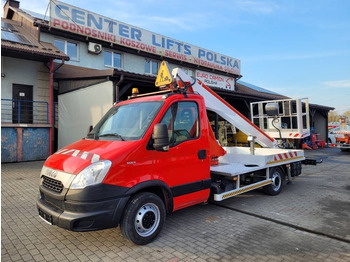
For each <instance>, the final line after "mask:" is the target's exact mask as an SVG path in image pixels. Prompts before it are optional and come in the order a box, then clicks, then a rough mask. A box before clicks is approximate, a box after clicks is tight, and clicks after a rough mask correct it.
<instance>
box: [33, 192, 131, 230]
mask: <svg viewBox="0 0 350 262" xmlns="http://www.w3.org/2000/svg"><path fill="white" fill-rule="evenodd" d="M40 191H41V190H40ZM128 200H129V196H123V197H113V198H108V199H104V200H94V201H91V200H90V201H79V200H78V201H77V200H64V199H62V200H60V199H55V198H54V197H52V196H50V195H49V194H45V193H44V192H43V191H41V192H40V195H39V198H38V200H37V203H36V205H37V209H38V211H39V216H40V217H41V218H43V219H44V220H46V221H47V222H48V223H50V224H52V225H57V226H59V227H62V228H65V229H68V230H72V231H91V230H99V229H105V228H111V227H117V226H118V224H119V222H120V219H121V216H122V212H123V210H124V207H125V205H126V203H127V202H128Z"/></svg>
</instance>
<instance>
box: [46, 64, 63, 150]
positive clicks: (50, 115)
mask: <svg viewBox="0 0 350 262" xmlns="http://www.w3.org/2000/svg"><path fill="white" fill-rule="evenodd" d="M63 65H64V60H62V62H61V64H59V65H58V67H57V68H56V69H54V59H53V58H51V59H50V66H49V69H50V73H49V124H50V131H49V141H50V143H49V153H50V155H52V153H53V138H54V133H53V131H54V124H55V123H54V120H53V117H54V116H53V108H54V106H55V104H54V102H53V74H54V73H55V72H56V71H57V70H58V69H59V68H60V67H61V66H63Z"/></svg>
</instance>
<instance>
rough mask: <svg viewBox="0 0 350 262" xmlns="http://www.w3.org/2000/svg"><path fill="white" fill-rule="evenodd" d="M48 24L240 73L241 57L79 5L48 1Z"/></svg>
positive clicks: (177, 58)
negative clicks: (202, 46) (49, 2)
mask: <svg viewBox="0 0 350 262" xmlns="http://www.w3.org/2000/svg"><path fill="white" fill-rule="evenodd" d="M50 26H51V27H54V28H57V29H60V30H65V31H69V32H72V33H75V34H79V35H84V36H87V37H89V38H94V39H99V40H102V41H106V42H109V43H113V44H116V45H121V46H125V47H129V48H133V49H137V50H140V51H144V52H147V53H151V54H157V55H160V56H163V57H169V58H172V59H175V60H179V61H183V62H187V63H191V64H195V65H200V66H203V67H207V68H211V69H216V70H219V71H223V72H227V73H231V74H235V75H240V68H241V62H240V60H238V59H236V58H232V57H228V56H225V55H221V54H219V53H215V52H213V51H209V50H206V49H204V48H201V47H197V46H194V45H191V44H188V43H185V42H181V41H178V40H175V39H172V38H169V37H166V36H163V35H159V34H156V33H152V32H150V31H147V30H144V29H141V28H138V27H135V26H132V25H129V24H125V23H122V22H120V21H117V20H113V19H111V18H108V17H104V16H101V15H98V14H95V13H92V12H90V11H86V10H84V9H80V8H78V7H75V6H72V5H69V4H66V3H63V2H59V1H51V6H50Z"/></svg>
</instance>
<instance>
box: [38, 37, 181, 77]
mask: <svg viewBox="0 0 350 262" xmlns="http://www.w3.org/2000/svg"><path fill="white" fill-rule="evenodd" d="M57 38H59V39H63V40H69V41H72V42H77V41H75V40H70V39H68V38H61V37H56V36H54V35H50V34H47V33H42V34H41V41H44V42H49V43H52V44H54V40H55V39H57ZM93 41H94V40H93V39H92V40H91V42H93ZM77 43H78V52H79V55H78V56H79V60H78V61H72V60H70V61H68V62H66V64H69V65H74V66H81V67H87V68H94V69H99V70H103V69H107V68H108V67H106V66H105V65H104V55H103V52H104V51H105V50H108V51H113V52H117V53H120V54H122V68H121V69H122V70H124V71H128V72H132V73H137V74H144V73H145V57H144V56H142V55H134V54H129V53H124V52H120V51H118V50H115V49H113V48H112V47H111V48H105V47H103V49H102V52H101V53H100V54H98V55H96V54H91V53H89V52H88V43H86V42H77ZM159 62H161V61H159ZM169 66H170V68H171V69H172V68H175V67H177V66H179V65H175V64H169Z"/></svg>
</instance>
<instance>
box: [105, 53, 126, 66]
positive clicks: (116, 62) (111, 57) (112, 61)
mask: <svg viewBox="0 0 350 262" xmlns="http://www.w3.org/2000/svg"><path fill="white" fill-rule="evenodd" d="M104 61H105V66H110V67H114V68H121V67H122V55H121V54H118V53H114V52H111V51H105V52H104Z"/></svg>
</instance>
